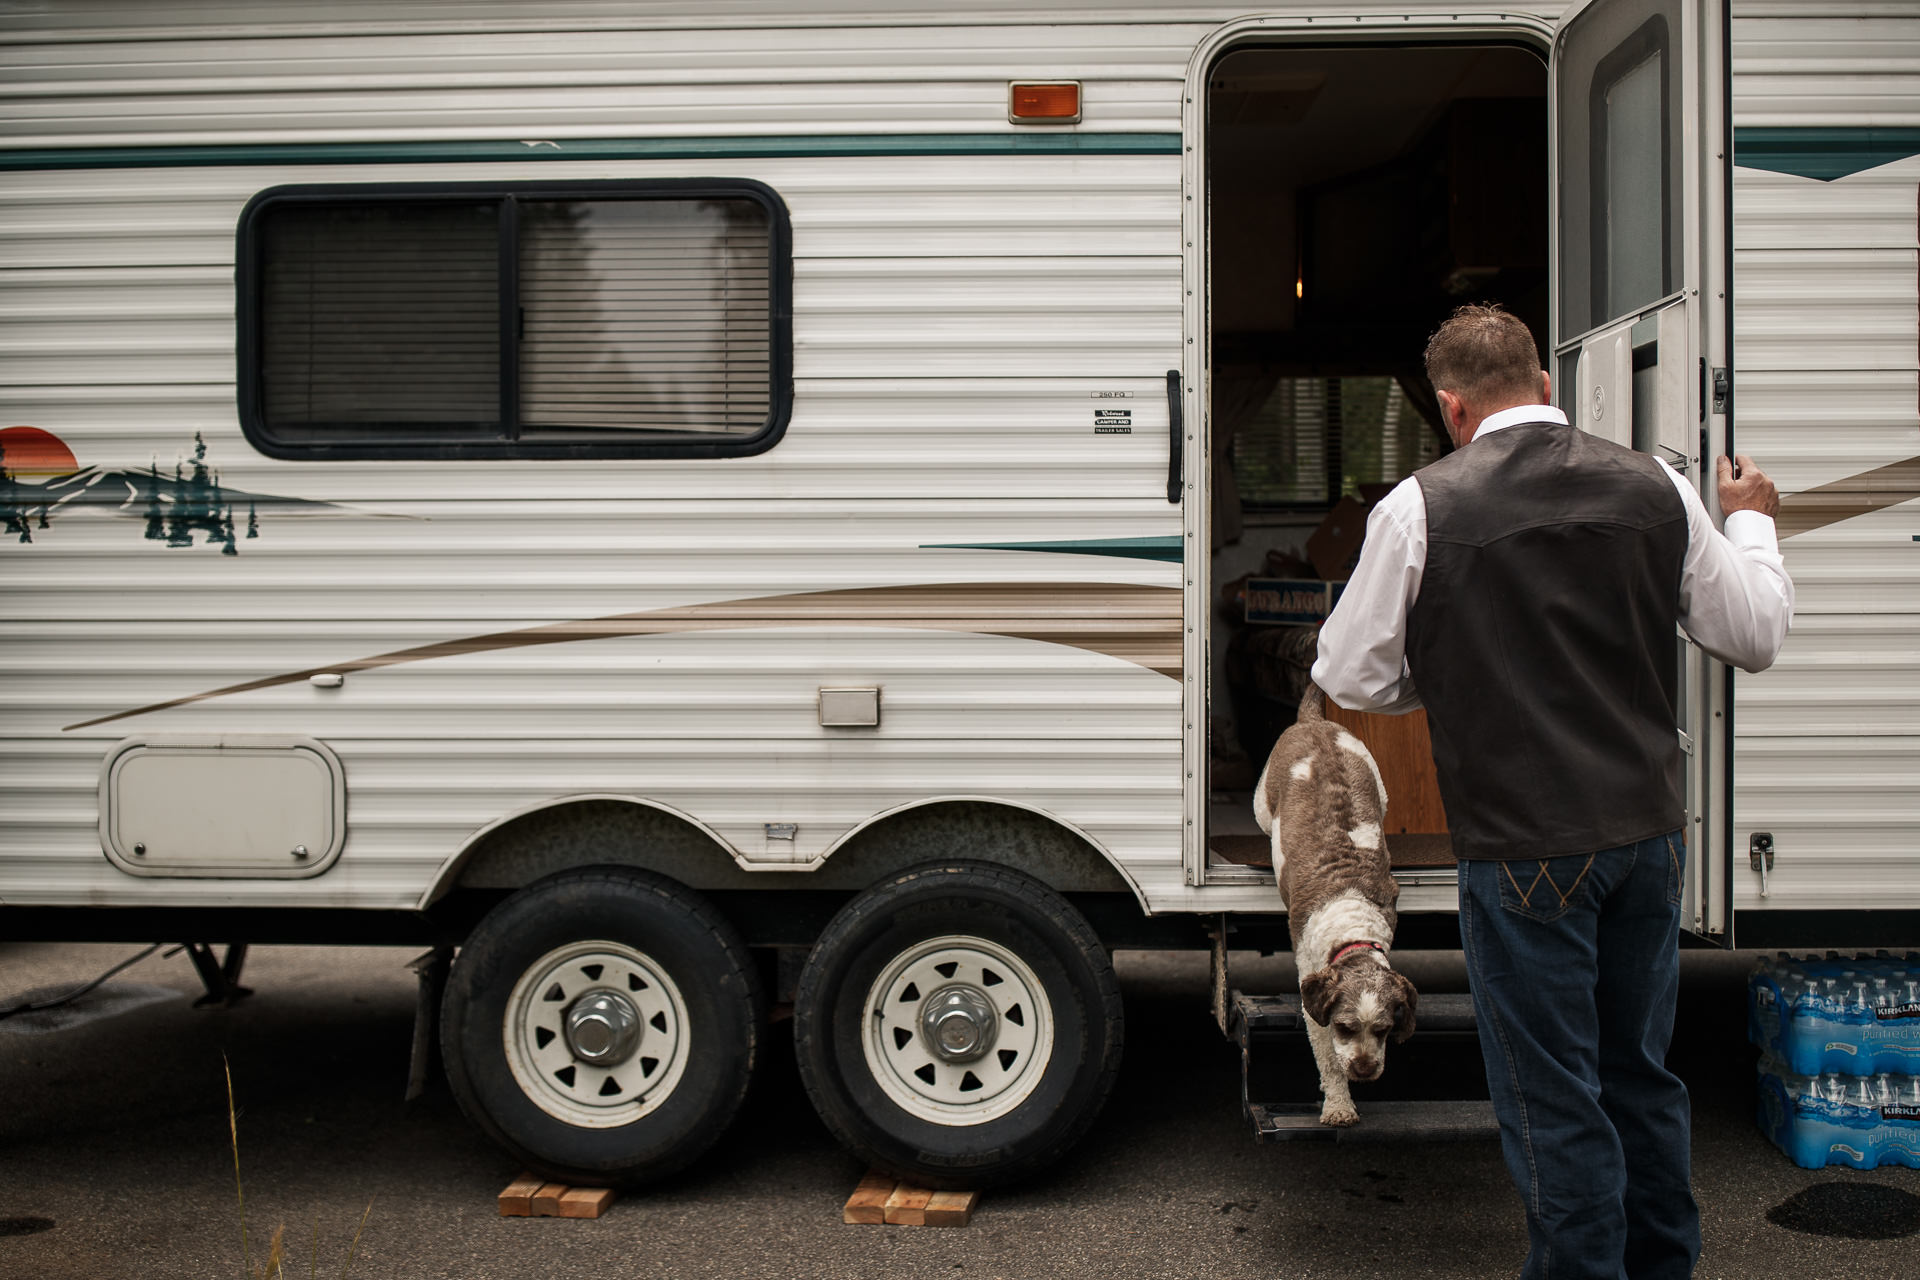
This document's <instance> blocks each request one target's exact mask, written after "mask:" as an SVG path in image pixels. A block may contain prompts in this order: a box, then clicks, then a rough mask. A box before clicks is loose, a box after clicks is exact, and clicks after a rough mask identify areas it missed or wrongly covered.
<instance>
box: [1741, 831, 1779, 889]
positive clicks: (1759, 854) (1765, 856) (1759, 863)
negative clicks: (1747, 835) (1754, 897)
mask: <svg viewBox="0 0 1920 1280" xmlns="http://www.w3.org/2000/svg"><path fill="white" fill-rule="evenodd" d="M1747 865H1748V866H1750V867H1752V868H1753V869H1754V870H1755V871H1758V872H1759V873H1760V896H1761V897H1763V898H1765V897H1768V896H1770V895H1769V894H1768V892H1767V872H1769V871H1771V870H1773V832H1771V831H1756V832H1754V833H1753V838H1752V839H1751V840H1749V841H1748V842H1747Z"/></svg>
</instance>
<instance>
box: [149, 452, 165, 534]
mask: <svg viewBox="0 0 1920 1280" xmlns="http://www.w3.org/2000/svg"><path fill="white" fill-rule="evenodd" d="M166 536H167V525H166V520H165V517H164V513H162V511H161V510H160V460H159V459H158V458H154V459H150V460H149V461H148V463H147V537H148V538H149V539H150V540H152V541H154V542H159V541H161V540H163V539H164V538H165V537H166Z"/></svg>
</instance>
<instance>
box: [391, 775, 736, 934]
mask: <svg viewBox="0 0 1920 1280" xmlns="http://www.w3.org/2000/svg"><path fill="white" fill-rule="evenodd" d="M608 864H624V865H628V866H635V867H644V868H646V869H647V870H649V871H657V872H659V873H660V874H661V875H664V876H669V877H671V878H672V879H674V880H677V881H679V882H680V883H681V884H684V885H686V886H687V887H688V888H691V889H737V888H764V887H765V886H766V883H767V882H766V880H765V878H764V877H755V876H754V875H753V874H752V873H750V872H747V871H743V870H741V869H740V866H739V864H738V863H737V862H736V861H735V859H734V854H733V850H732V848H731V847H730V846H729V845H728V844H727V842H726V841H725V840H724V839H722V838H721V837H720V836H719V834H718V833H716V832H715V831H714V830H713V829H712V828H711V827H708V826H707V825H706V824H705V823H703V822H701V821H700V820H699V819H697V818H694V817H692V816H690V815H688V814H686V813H682V812H681V811H679V810H677V809H674V808H672V807H670V806H668V805H663V804H660V803H658V802H656V801H651V800H642V799H637V798H635V797H632V796H576V797H571V798H568V799H565V800H558V801H554V802H551V803H549V804H544V805H542V806H540V807H539V808H536V809H531V810H522V811H521V812H519V813H514V814H510V815H508V816H506V817H503V818H501V819H499V820H498V821H496V822H494V823H492V824H491V825H489V826H486V827H483V828H481V829H480V830H479V831H477V832H475V833H474V836H473V838H472V839H471V840H469V841H468V842H467V845H466V847H465V848H464V849H462V850H461V851H460V852H459V853H458V854H456V855H455V856H454V857H453V858H451V859H449V860H448V862H447V864H446V866H444V867H442V868H441V870H440V874H439V875H438V876H437V877H436V878H435V880H434V883H433V885H432V887H431V888H429V889H428V890H427V892H426V893H425V894H424V895H423V896H422V897H421V899H420V908H421V909H422V910H425V909H427V908H429V907H431V906H432V905H433V904H434V903H436V902H438V901H440V900H441V899H442V898H444V897H446V895H448V894H449V893H451V892H453V891H454V890H456V889H519V888H522V887H523V886H526V885H529V884H532V883H533V882H534V881H536V880H539V879H541V878H543V877H545V876H549V875H552V874H553V873H554V872H556V871H565V870H568V869H569V868H573V867H584V866H603V865H608Z"/></svg>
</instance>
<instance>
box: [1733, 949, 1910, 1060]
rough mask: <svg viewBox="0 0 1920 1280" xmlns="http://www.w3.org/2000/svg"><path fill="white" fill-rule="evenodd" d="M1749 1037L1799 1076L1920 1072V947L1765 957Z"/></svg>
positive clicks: (1750, 992) (1754, 984)
mask: <svg viewBox="0 0 1920 1280" xmlns="http://www.w3.org/2000/svg"><path fill="white" fill-rule="evenodd" d="M1747 1037H1748V1039H1750V1040H1752V1041H1753V1043H1754V1044H1756V1045H1758V1046H1759V1047H1760V1051H1761V1052H1762V1053H1763V1054H1767V1055H1770V1056H1771V1057H1773V1058H1774V1059H1777V1060H1778V1062H1779V1063H1780V1065H1781V1066H1782V1068H1783V1069H1784V1070H1785V1072H1787V1073H1789V1074H1791V1075H1794V1076H1798V1077H1811V1076H1821V1075H1828V1074H1832V1073H1836V1072H1837V1073H1839V1074H1841V1075H1850V1076H1878V1075H1884V1074H1887V1073H1890V1072H1891V1073H1896V1074H1901V1075H1907V1076H1920V955H1915V954H1913V953H1909V954H1907V955H1905V956H1895V955H1889V954H1887V953H1885V952H1881V953H1879V954H1878V955H1875V956H1870V957H1869V956H1855V957H1854V958H1852V959H1848V958H1846V957H1844V956H1838V955H1832V954H1829V955H1828V956H1826V957H1824V958H1817V959H1816V958H1813V957H1807V958H1804V959H1796V958H1795V957H1793V956H1789V955H1784V954H1783V955H1780V956H1777V957H1775V958H1773V959H1769V960H1765V961H1763V962H1761V964H1760V965H1759V967H1758V968H1756V969H1755V970H1754V972H1753V975H1752V977H1750V978H1749V979H1748V980H1747Z"/></svg>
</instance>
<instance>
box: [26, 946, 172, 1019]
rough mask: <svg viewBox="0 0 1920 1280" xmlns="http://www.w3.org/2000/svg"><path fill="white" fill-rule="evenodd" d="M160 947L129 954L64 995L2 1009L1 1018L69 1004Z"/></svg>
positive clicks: (151, 947)
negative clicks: (90, 980) (91, 979)
mask: <svg viewBox="0 0 1920 1280" xmlns="http://www.w3.org/2000/svg"><path fill="white" fill-rule="evenodd" d="M159 949H160V944H159V943H157V942H156V943H154V944H153V945H152V946H150V947H148V948H147V949H146V950H145V951H142V952H140V953H139V954H138V955H133V956H129V957H128V958H127V959H125V960H122V961H121V962H120V963H119V964H117V965H115V966H113V968H111V969H109V970H107V971H106V972H105V973H103V974H101V975H100V976H99V977H97V978H95V979H94V980H93V981H92V982H89V983H87V984H86V985H85V986H83V987H75V988H74V989H73V990H71V991H69V992H67V993H66V994H65V995H63V996H55V997H54V998H53V999H51V1000H32V1001H28V1002H27V1003H26V1004H16V1005H14V1006H13V1007H12V1008H11V1009H0V1018H11V1017H12V1016H13V1015H14V1014H16V1013H38V1012H39V1011H40V1010H42V1009H57V1008H59V1007H60V1006H61V1005H63V1004H67V1003H69V1002H71V1001H74V1000H78V999H79V998H80V997H81V996H83V995H85V994H87V992H89V991H91V990H93V989H94V988H95V987H97V986H99V985H100V984H101V983H103V982H105V981H106V980H107V979H108V978H111V977H112V976H113V975H114V974H116V973H118V972H120V971H121V970H122V969H125V968H127V967H128V966H129V965H135V964H138V963H140V961H142V960H145V959H146V958H147V957H148V956H150V955H152V954H153V953H154V952H156V951H158V950H159Z"/></svg>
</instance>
